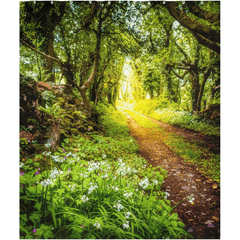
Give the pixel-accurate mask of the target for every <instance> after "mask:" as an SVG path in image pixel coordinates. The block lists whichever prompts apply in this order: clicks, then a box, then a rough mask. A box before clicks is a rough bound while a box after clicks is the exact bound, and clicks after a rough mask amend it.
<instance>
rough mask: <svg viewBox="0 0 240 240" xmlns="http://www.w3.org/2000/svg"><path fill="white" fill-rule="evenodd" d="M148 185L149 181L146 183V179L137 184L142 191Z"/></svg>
mask: <svg viewBox="0 0 240 240" xmlns="http://www.w3.org/2000/svg"><path fill="white" fill-rule="evenodd" d="M148 184H149V181H148V178H147V177H146V178H145V179H144V180H142V181H141V182H140V183H139V186H140V187H142V188H143V189H145V188H147V186H148Z"/></svg>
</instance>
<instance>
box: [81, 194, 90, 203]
mask: <svg viewBox="0 0 240 240" xmlns="http://www.w3.org/2000/svg"><path fill="white" fill-rule="evenodd" d="M81 199H82V201H83V202H86V201H88V200H89V198H88V197H87V196H86V195H83V196H82V198H81Z"/></svg>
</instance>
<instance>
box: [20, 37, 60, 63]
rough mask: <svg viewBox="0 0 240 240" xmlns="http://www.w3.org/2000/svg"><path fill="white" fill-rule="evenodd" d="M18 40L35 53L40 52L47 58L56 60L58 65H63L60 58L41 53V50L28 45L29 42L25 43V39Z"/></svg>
mask: <svg viewBox="0 0 240 240" xmlns="http://www.w3.org/2000/svg"><path fill="white" fill-rule="evenodd" d="M20 41H21V42H22V43H23V44H24V45H25V46H26V47H28V48H30V49H32V50H33V51H35V52H37V53H39V54H41V55H42V56H44V57H47V58H51V59H52V60H54V61H55V62H57V64H58V65H59V66H60V67H62V66H63V64H62V62H61V60H60V59H58V58H54V57H52V56H50V55H47V54H45V53H42V52H40V51H38V50H37V49H36V48H34V47H32V46H30V45H29V44H27V43H26V42H25V41H23V40H22V39H20Z"/></svg>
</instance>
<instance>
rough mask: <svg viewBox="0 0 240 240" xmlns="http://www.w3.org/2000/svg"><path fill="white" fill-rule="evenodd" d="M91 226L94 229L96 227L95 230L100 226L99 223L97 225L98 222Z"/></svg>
mask: <svg viewBox="0 0 240 240" xmlns="http://www.w3.org/2000/svg"><path fill="white" fill-rule="evenodd" d="M93 226H94V227H96V228H97V229H98V228H100V226H101V225H100V223H99V222H96V223H94V225H93Z"/></svg>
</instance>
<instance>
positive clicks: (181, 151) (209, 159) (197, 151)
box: [124, 109, 220, 184]
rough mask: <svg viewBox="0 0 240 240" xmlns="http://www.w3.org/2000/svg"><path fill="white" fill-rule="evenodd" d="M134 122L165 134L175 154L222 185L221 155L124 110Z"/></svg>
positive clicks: (165, 141)
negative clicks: (195, 165)
mask: <svg viewBox="0 0 240 240" xmlns="http://www.w3.org/2000/svg"><path fill="white" fill-rule="evenodd" d="M124 112H126V113H128V114H129V115H130V116H131V117H133V118H134V120H135V121H136V122H137V123H138V124H139V125H140V126H143V127H146V128H152V131H153V132H154V131H158V132H160V133H161V134H163V136H164V138H162V139H163V140H164V143H165V144H167V145H168V146H169V147H170V148H171V149H172V150H173V151H174V152H175V153H177V154H178V155H179V156H181V157H183V158H184V160H185V161H186V162H189V163H191V164H197V165H198V169H199V170H200V171H201V172H202V173H203V174H204V175H206V176H207V177H209V178H210V179H213V180H214V181H216V182H217V183H218V184H220V155H219V154H211V153H210V152H209V150H208V149H206V148H204V147H202V146H201V145H200V144H199V142H197V141H194V140H192V141H189V140H187V139H185V138H183V137H181V136H178V135H176V134H174V133H167V132H166V131H165V130H164V128H161V127H160V126H158V125H157V124H155V123H153V122H152V121H151V120H149V119H147V118H146V117H144V116H142V115H140V114H138V113H136V112H132V111H131V110H126V109H124Z"/></svg>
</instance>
